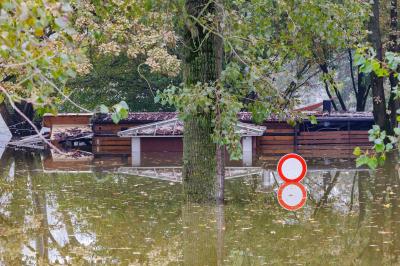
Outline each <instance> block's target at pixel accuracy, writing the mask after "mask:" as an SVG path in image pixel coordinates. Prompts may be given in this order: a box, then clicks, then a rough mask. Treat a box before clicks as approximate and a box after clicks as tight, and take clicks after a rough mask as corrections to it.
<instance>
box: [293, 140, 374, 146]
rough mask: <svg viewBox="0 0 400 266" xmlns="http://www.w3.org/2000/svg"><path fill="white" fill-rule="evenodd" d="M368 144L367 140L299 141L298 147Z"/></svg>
mask: <svg viewBox="0 0 400 266" xmlns="http://www.w3.org/2000/svg"><path fill="white" fill-rule="evenodd" d="M364 143H365V144H368V143H369V141H368V139H347V140H343V139H317V140H314V139H313V140H312V139H308V140H299V141H298V145H310V144H311V145H313V144H314V145H316V144H364Z"/></svg>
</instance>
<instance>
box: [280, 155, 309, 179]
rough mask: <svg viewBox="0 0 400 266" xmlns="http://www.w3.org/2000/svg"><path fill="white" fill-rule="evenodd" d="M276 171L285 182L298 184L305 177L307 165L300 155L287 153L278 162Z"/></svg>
mask: <svg viewBox="0 0 400 266" xmlns="http://www.w3.org/2000/svg"><path fill="white" fill-rule="evenodd" d="M277 170H278V174H279V176H280V177H281V178H282V179H283V180H284V181H285V182H300V181H301V180H302V179H303V178H304V177H305V176H306V173H307V164H306V161H305V160H304V159H303V157H301V156H300V155H298V154H295V153H289V154H286V155H285V156H283V157H282V158H281V159H280V160H279V162H278V167H277Z"/></svg>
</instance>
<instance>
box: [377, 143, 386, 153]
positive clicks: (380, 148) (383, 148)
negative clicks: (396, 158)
mask: <svg viewBox="0 0 400 266" xmlns="http://www.w3.org/2000/svg"><path fill="white" fill-rule="evenodd" d="M374 148H375V151H376V152H384V151H385V144H383V143H379V144H375V145H374Z"/></svg>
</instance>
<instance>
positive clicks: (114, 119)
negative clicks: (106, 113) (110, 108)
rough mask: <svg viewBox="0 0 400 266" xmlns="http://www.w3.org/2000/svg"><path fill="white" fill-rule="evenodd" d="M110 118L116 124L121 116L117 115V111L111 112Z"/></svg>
mask: <svg viewBox="0 0 400 266" xmlns="http://www.w3.org/2000/svg"><path fill="white" fill-rule="evenodd" d="M111 119H112V121H113V122H114V124H118V123H119V121H121V117H120V116H119V114H118V113H113V114H112V115H111Z"/></svg>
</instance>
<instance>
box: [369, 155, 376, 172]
mask: <svg viewBox="0 0 400 266" xmlns="http://www.w3.org/2000/svg"><path fill="white" fill-rule="evenodd" d="M367 164H368V167H369V168H371V169H373V170H374V169H376V167H378V159H377V158H376V157H372V158H369V159H368V163H367Z"/></svg>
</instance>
